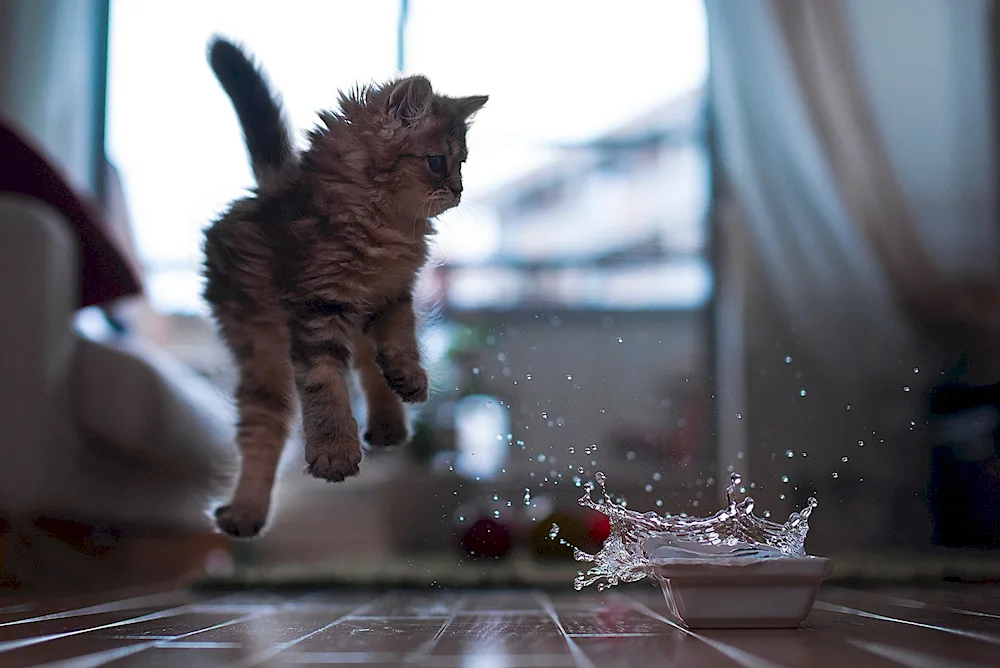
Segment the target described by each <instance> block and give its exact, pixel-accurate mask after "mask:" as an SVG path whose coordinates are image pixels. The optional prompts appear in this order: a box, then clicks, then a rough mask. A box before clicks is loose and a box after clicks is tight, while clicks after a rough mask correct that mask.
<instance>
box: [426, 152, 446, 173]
mask: <svg viewBox="0 0 1000 668" xmlns="http://www.w3.org/2000/svg"><path fill="white" fill-rule="evenodd" d="M427 166H428V167H430V168H431V171H432V172H434V173H435V174H444V173H445V172H447V171H448V165H447V163H446V162H445V160H444V156H443V155H429V156H427Z"/></svg>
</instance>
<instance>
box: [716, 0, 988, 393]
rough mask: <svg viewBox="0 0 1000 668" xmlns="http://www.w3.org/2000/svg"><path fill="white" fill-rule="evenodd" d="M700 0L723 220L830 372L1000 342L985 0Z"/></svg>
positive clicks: (915, 360)
mask: <svg viewBox="0 0 1000 668" xmlns="http://www.w3.org/2000/svg"><path fill="white" fill-rule="evenodd" d="M706 4H707V9H708V16H709V26H710V31H711V40H712V67H713V94H714V103H715V107H714V113H715V115H716V121H717V129H718V139H719V148H720V159H721V163H722V167H723V172H724V174H725V177H726V181H727V183H728V186H729V191H730V192H731V193H732V195H733V198H734V202H735V204H736V206H735V207H723V209H722V210H723V211H724V212H725V211H729V212H730V215H728V216H727V218H728V219H727V220H724V221H723V224H724V225H745V226H746V228H747V232H748V235H749V237H750V239H751V240H752V243H753V245H754V247H755V249H756V251H757V253H758V254H759V256H760V258H761V265H762V266H763V267H764V269H765V271H766V272H767V277H768V279H769V280H768V283H769V284H770V285H771V287H772V289H773V291H774V294H773V298H774V300H775V301H776V303H777V305H778V306H779V307H780V308H781V310H782V312H783V313H784V314H785V317H786V318H787V320H788V323H789V325H790V326H791V328H792V329H793V331H795V333H796V336H797V338H798V340H799V341H800V343H801V345H802V347H804V348H805V349H806V350H808V352H809V354H810V355H812V356H813V357H814V358H815V360H816V362H817V363H818V365H819V366H821V367H822V368H824V369H825V370H826V372H827V374H828V377H829V378H830V379H831V380H832V381H833V382H834V383H835V384H838V383H839V384H841V385H846V384H853V385H855V386H856V385H857V384H858V383H859V382H861V383H864V384H867V385H869V386H873V387H879V386H882V387H884V388H885V389H890V388H899V387H900V382H901V378H903V377H905V376H904V374H905V373H908V372H909V373H912V367H914V366H917V365H919V364H921V363H923V362H925V361H930V362H931V363H932V364H933V363H935V362H939V363H940V361H941V360H944V359H945V358H944V357H943V356H941V355H943V354H944V352H945V351H944V350H943V349H942V348H941V345H940V344H941V343H943V342H948V341H952V342H953V341H955V340H956V337H958V338H959V339H963V340H962V343H963V344H966V343H969V342H970V341H972V339H973V338H976V337H979V339H978V340H983V339H985V340H988V339H990V338H991V337H994V336H995V337H997V340H1000V298H998V297H997V294H998V293H997V290H996V287H995V282H996V279H997V275H998V273H997V268H998V263H997V260H998V259H1000V244H998V238H997V206H996V198H995V182H996V179H995V167H994V164H993V163H994V156H993V146H994V143H993V129H992V113H993V112H992V108H991V105H992V101H991V95H990V92H989V91H990V90H991V88H992V82H991V79H990V69H989V58H990V56H989V48H988V45H989V43H988V29H987V27H986V26H987V19H988V16H989V10H990V6H991V4H990V1H989V0H963V1H962V2H953V1H952V0H879V1H878V2H872V1H871V0H754V1H752V2H745V1H742V0H737V1H732V0H707V3H706ZM951 352H953V351H951ZM935 354H936V355H938V357H936V358H935V357H934V355H935ZM847 376H849V377H847Z"/></svg>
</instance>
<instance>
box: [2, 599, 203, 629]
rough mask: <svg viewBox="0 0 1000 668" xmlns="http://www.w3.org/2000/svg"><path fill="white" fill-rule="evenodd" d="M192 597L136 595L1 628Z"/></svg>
mask: <svg viewBox="0 0 1000 668" xmlns="http://www.w3.org/2000/svg"><path fill="white" fill-rule="evenodd" d="M190 598H191V597H190V595H189V594H187V593H185V592H166V593H161V594H149V595H147V596H136V597H135V598H126V599H122V600H120V601H112V602H110V603H100V604H98V605H90V606H87V607H85V608H76V609H75V610H66V611H64V612H53V613H49V614H47V615H38V616H36V617H29V618H27V619H17V620H14V621H12V622H2V623H0V628H3V627H5V626H18V625H21V624H33V623H35V622H48V621H52V620H54V619H68V618H70V617H82V616H85V615H99V614H101V613H106V612H120V611H122V610H129V609H135V608H141V607H145V606H146V605H149V606H154V605H163V604H164V599H165V600H166V602H173V601H177V600H182V599H190Z"/></svg>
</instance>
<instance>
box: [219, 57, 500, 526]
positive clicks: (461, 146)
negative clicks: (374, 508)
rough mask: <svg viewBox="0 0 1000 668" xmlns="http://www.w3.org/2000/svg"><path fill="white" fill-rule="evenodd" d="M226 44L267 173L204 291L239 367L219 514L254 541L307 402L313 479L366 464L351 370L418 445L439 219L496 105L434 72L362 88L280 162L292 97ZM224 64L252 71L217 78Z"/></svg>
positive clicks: (231, 223) (234, 92)
mask: <svg viewBox="0 0 1000 668" xmlns="http://www.w3.org/2000/svg"><path fill="white" fill-rule="evenodd" d="M219 44H220V42H219V41H218V40H216V41H215V42H214V43H213V47H212V49H211V50H210V53H212V52H214V53H216V55H218V53H220V51H219V50H220V49H223V52H224V53H225V54H226V58H225V60H223V59H219V58H215V59H213V66H215V68H216V72H217V74H219V77H220V80H222V81H224V82H225V83H226V90H227V92H229V94H230V95H231V96H233V97H234V99H242V100H247V99H251V100H253V101H254V104H253V105H246V104H244V105H243V109H244V111H242V112H240V113H239V116H240V119H241V122H242V124H243V131H244V134H245V136H246V138H247V146H248V150H249V152H250V154H251V155H250V158H251V162H252V163H253V164H254V165H255V171H256V172H257V174H258V178H259V179H260V178H261V176H262V175H264V174H265V173H266V178H263V179H261V181H260V182H259V183H258V187H257V189H256V191H255V192H254V193H253V194H252V195H250V196H248V197H245V198H242V199H240V200H237V201H236V202H234V203H233V204H232V205H231V207H230V208H229V210H228V211H226V213H225V214H223V215H222V216H221V217H220V218H219V219H218V220H216V221H215V222H214V223H213V224H212V225H211V226H210V227H209V228H208V230H207V231H206V233H205V243H204V251H205V264H204V274H205V279H206V285H205V292H204V296H205V299H206V301H207V302H208V303H209V305H210V306H211V308H212V311H213V313H214V315H215V317H216V319H217V320H218V323H219V331H220V335H221V336H222V338H223V340H224V341H225V342H226V344H227V345H228V346H229V348H230V349H231V351H232V353H233V357H234V359H235V361H236V363H237V365H238V367H239V371H240V381H239V385H238V389H237V392H236V399H237V403H238V407H239V425H238V430H237V445H238V446H239V449H240V451H241V454H242V467H241V471H240V475H239V479H238V482H237V485H236V490H235V492H234V494H233V498H232V500H231V501H230V503H229V504H228V505H226V506H223V507H221V508H219V509H218V510H217V511H216V520H217V524H218V526H219V528H220V529H221V530H222V531H224V532H225V533H227V534H229V535H231V536H234V537H240V538H250V537H253V536H256V535H257V534H258V533H260V531H261V530H262V529H263V528H264V526H265V524H266V522H267V518H268V514H269V512H270V506H271V489H272V486H273V483H274V477H275V471H276V468H277V464H278V461H279V458H280V456H281V451H282V448H283V447H284V443H285V441H286V440H287V438H288V433H289V429H290V422H291V419H292V415H293V408H294V406H295V405H296V403H297V404H298V405H299V406H300V407H301V412H302V422H303V432H304V436H305V456H306V463H307V465H308V469H309V472H310V473H311V474H312V475H313V476H316V477H317V478H321V479H324V480H328V481H332V482H337V481H340V480H343V479H345V478H347V477H349V476H353V475H356V474H357V473H358V469H359V466H360V464H361V459H362V450H361V442H360V439H359V436H358V431H359V430H358V426H357V424H356V422H355V420H354V417H353V414H352V412H351V402H350V396H349V383H348V374H349V373H350V371H351V369H352V367H355V368H357V370H358V372H359V375H360V377H361V381H362V382H361V385H362V387H363V389H364V391H365V394H366V400H367V404H368V425H367V430H366V433H365V436H366V440H367V441H368V442H369V444H371V445H373V446H387V445H396V444H400V443H403V442H405V441H406V440H407V439H408V438H409V431H408V426H407V424H406V412H405V409H404V408H403V402H409V403H419V402H423V401H426V399H427V392H428V381H427V375H426V373H425V372H424V370H423V368H422V367H421V362H420V354H419V348H418V344H417V338H416V329H415V314H414V310H413V298H412V289H413V283H414V280H415V277H416V274H417V272H418V271H419V270H420V268H421V266H422V265H423V264H424V262H425V259H426V257H427V241H426V236H427V235H428V234H430V233H431V231H432V227H431V224H430V222H429V219H430V218H432V217H433V216H437V215H439V214H441V213H443V212H444V211H446V210H448V209H450V208H452V207H454V206H456V205H457V204H458V203H459V201H460V199H461V188H462V181H461V165H462V163H463V162H464V161H465V158H466V145H465V135H466V130H467V127H468V122H469V119H470V117H471V115H472V114H473V113H474V112H475V111H477V110H478V109H479V108H481V107H482V106H483V104H485V102H486V98H485V97H475V98H449V97H445V96H442V95H438V94H436V93H434V92H433V90H432V88H431V85H430V83H429V82H428V81H427V80H426V79H424V78H423V77H409V78H405V79H401V80H398V81H393V82H389V83H387V84H384V85H380V86H371V87H364V88H359V89H357V90H356V91H354V92H352V93H350V94H345V95H342V96H341V110H340V111H339V112H322V113H321V114H320V118H321V121H322V123H323V125H322V126H320V127H317V128H316V129H314V130H313V131H312V132H311V133H310V135H309V146H308V148H307V149H306V150H305V151H304V152H303V153H302V154H301V155H299V156H296V155H294V154H293V153H288V155H287V158H284V159H283V160H282V162H281V164H277V165H276V164H275V159H274V157H275V156H276V155H283V154H282V153H281V151H282V150H283V149H282V146H284V140H282V139H281V137H282V136H283V135H282V133H283V132H285V130H284V129H283V127H280V128H276V127H270V126H268V125H267V124H266V123H262V119H264V120H267V121H268V122H270V123H272V124H273V123H281V122H282V121H281V120H280V119H281V118H283V114H282V113H281V108H280V103H279V102H278V101H277V97H276V96H275V95H274V94H273V93H270V92H269V89H268V87H267V83H266V81H265V80H264V78H263V74H262V72H261V70H260V69H259V68H257V67H255V66H252V65H250V64H251V63H252V61H251V60H250V59H249V57H247V56H246V55H245V54H243V52H242V51H240V50H238V49H237V47H235V46H233V45H232V44H229V43H225V44H226V46H225V47H220V46H219ZM234 50H235V52H236V53H237V54H242V55H243V57H242V59H240V58H239V57H237V56H235V55H234ZM220 63H222V65H220ZM225 63H229V64H231V65H233V64H234V63H235V65H233V66H234V67H237V68H238V69H239V76H227V75H226V72H225V71H224V70H223V71H221V73H220V68H222V67H223V66H224V65H225ZM239 86H248V87H249V88H250V89H252V90H251V92H252V93H253V94H252V95H251V94H250V93H248V92H247V91H243V92H241V91H240V90H239ZM234 87H235V88H234ZM262 91H263V92H262ZM254 108H256V109H257V110H258V115H257V116H254V113H253V112H252V110H253V109H254ZM246 109H251V111H249V112H248V111H246ZM255 133H260V134H262V136H257V134H255ZM255 147H264V148H263V149H261V150H263V151H264V154H261V155H257V154H255V150H257V149H256V148H255ZM265 168H266V169H265Z"/></svg>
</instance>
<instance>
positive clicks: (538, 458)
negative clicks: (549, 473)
mask: <svg viewBox="0 0 1000 668" xmlns="http://www.w3.org/2000/svg"><path fill="white" fill-rule="evenodd" d="M535 459H536V460H537V461H539V462H544V461H545V454H544V453H543V454H540V455H538V456H537V457H535Z"/></svg>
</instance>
